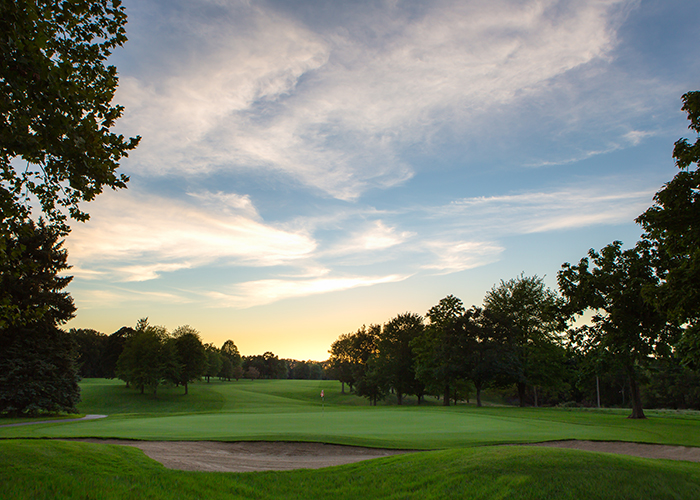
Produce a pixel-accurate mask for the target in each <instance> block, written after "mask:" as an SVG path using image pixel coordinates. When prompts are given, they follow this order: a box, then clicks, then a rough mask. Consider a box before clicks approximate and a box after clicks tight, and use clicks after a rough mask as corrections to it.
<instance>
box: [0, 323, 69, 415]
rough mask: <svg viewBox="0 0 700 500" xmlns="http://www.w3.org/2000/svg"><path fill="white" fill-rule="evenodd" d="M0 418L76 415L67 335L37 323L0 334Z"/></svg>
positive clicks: (57, 329)
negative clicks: (52, 414) (58, 414)
mask: <svg viewBox="0 0 700 500" xmlns="http://www.w3.org/2000/svg"><path fill="white" fill-rule="evenodd" d="M0 350H1V351H2V355H1V356H0V414H7V415H28V416H35V415H39V414H43V413H58V412H69V413H77V410H76V405H77V404H78V402H79V401H80V389H79V387H78V380H79V377H78V372H77V369H76V366H75V361H74V360H75V344H74V342H73V339H72V337H71V335H70V334H68V333H66V332H65V331H63V330H61V329H59V328H56V327H54V326H51V325H46V324H44V323H39V324H36V325H33V326H27V327H23V328H16V329H15V328H13V329H5V330H2V331H0Z"/></svg>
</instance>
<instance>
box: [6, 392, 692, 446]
mask: <svg viewBox="0 0 700 500" xmlns="http://www.w3.org/2000/svg"><path fill="white" fill-rule="evenodd" d="M321 390H324V393H325V395H326V397H325V401H324V402H322V401H321V398H320V392H321ZM79 409H80V411H81V412H83V413H86V414H87V413H89V414H104V415H109V416H108V418H105V419H100V420H95V421H84V422H64V423H50V424H38V425H32V426H26V427H12V428H0V437H3V438H9V437H12V438H19V437H23V438H60V437H97V438H120V439H141V440H210V441H308V442H324V443H333V444H348V445H362V446H370V447H386V448H399V449H445V448H459V447H467V446H480V445H491V444H507V443H528V442H541V441H554V440H567V439H580V440H601V441H633V442H640V443H658V444H676V445H685V446H700V418H698V417H696V416H684V417H680V416H676V415H670V416H652V417H650V418H649V419H647V420H628V419H626V418H624V417H625V413H621V412H603V411H601V412H595V411H583V410H566V409H556V408H514V407H484V408H476V407H474V406H471V405H464V404H463V405H458V406H451V407H442V406H438V405H435V404H433V405H421V406H416V405H415V403H414V404H413V405H411V406H404V407H399V406H395V405H392V406H390V405H386V406H377V407H370V406H367V405H366V401H365V400H363V399H360V398H357V397H355V396H354V395H349V394H346V395H342V394H340V391H339V384H338V383H337V382H334V381H301V380H299V381H296V380H258V381H255V382H251V381H239V382H218V381H217V382H211V383H204V382H200V383H197V384H193V385H192V387H191V391H190V394H189V395H188V396H184V395H182V389H181V388H171V389H167V390H163V391H161V394H160V396H159V399H153V398H152V397H150V396H144V395H141V394H138V393H137V392H136V391H133V390H127V389H125V388H124V385H123V383H122V382H120V381H112V380H88V381H86V382H84V383H83V403H82V404H81V405H80V407H79Z"/></svg>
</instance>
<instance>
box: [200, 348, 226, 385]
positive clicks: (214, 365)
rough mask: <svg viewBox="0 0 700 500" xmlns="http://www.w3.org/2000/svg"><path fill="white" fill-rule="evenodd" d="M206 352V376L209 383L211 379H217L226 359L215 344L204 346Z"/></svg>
mask: <svg viewBox="0 0 700 500" xmlns="http://www.w3.org/2000/svg"><path fill="white" fill-rule="evenodd" d="M204 350H205V351H206V353H207V367H206V369H205V370H204V376H205V377H207V383H208V382H209V379H210V378H211V377H216V376H217V375H218V374H219V372H220V371H221V368H222V367H223V365H224V359H223V356H222V355H221V353H220V352H219V350H218V349H217V348H216V346H215V345H214V344H204Z"/></svg>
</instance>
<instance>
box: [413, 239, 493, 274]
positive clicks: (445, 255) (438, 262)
mask: <svg viewBox="0 0 700 500" xmlns="http://www.w3.org/2000/svg"><path fill="white" fill-rule="evenodd" d="M425 248H426V249H427V250H429V251H430V252H431V253H432V254H434V256H435V259H433V260H432V262H431V263H429V264H426V265H424V266H423V268H424V269H434V270H436V271H437V272H438V274H450V273H456V272H459V271H465V270H467V269H473V268H475V267H480V266H484V265H486V264H491V263H492V262H496V261H498V256H499V254H500V253H501V252H503V250H504V248H503V247H502V246H500V245H498V244H496V243H492V242H482V241H431V242H428V243H427V244H426V245H425Z"/></svg>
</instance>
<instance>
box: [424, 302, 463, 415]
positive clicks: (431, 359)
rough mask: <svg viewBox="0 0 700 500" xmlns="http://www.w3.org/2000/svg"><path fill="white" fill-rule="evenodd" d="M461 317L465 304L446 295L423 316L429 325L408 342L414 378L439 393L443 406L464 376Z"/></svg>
mask: <svg viewBox="0 0 700 500" xmlns="http://www.w3.org/2000/svg"><path fill="white" fill-rule="evenodd" d="M463 314H464V304H463V303H462V301H461V300H460V299H458V298H457V297H455V296H454V295H448V296H447V297H445V298H443V299H441V300H440V302H438V304H436V305H435V306H433V307H431V308H430V310H429V311H428V313H427V314H426V316H427V318H428V326H427V327H426V328H425V329H424V330H423V332H422V333H421V334H420V335H418V336H417V337H416V338H415V339H413V341H412V342H411V348H412V349H413V353H414V356H415V367H416V376H417V378H418V379H419V380H420V381H421V382H423V383H424V384H425V386H426V387H427V388H428V389H429V390H431V391H435V392H438V393H439V392H442V394H443V405H445V406H449V405H450V399H451V397H452V394H453V392H455V389H456V387H457V385H458V383H459V381H460V380H463V379H464V378H465V376H466V372H465V366H464V358H465V356H466V345H465V342H464V341H465V339H464V337H463V336H462V335H461V330H460V328H459V327H458V326H457V321H458V320H459V318H461V317H462V315H463Z"/></svg>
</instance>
